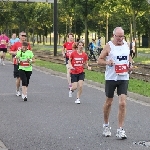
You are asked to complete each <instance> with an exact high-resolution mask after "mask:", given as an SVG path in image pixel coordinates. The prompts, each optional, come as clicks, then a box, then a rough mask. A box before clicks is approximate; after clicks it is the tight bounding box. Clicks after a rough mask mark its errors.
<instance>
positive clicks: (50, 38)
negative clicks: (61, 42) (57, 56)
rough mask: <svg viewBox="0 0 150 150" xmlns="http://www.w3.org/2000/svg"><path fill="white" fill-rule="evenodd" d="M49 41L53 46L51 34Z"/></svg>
mask: <svg viewBox="0 0 150 150" xmlns="http://www.w3.org/2000/svg"><path fill="white" fill-rule="evenodd" d="M49 40H50V45H52V36H51V33H50V37H49Z"/></svg>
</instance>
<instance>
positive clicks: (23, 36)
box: [9, 31, 31, 96]
mask: <svg viewBox="0 0 150 150" xmlns="http://www.w3.org/2000/svg"><path fill="white" fill-rule="evenodd" d="M19 38H20V40H19V41H18V42H16V43H14V45H13V46H12V47H11V49H10V52H9V53H10V54H11V55H16V54H17V51H19V50H21V48H22V43H23V42H25V41H26V33H25V32H23V31H22V32H20V34H19ZM27 48H28V50H31V46H30V44H29V43H28V47H27ZM13 64H14V78H16V96H21V93H20V91H19V88H20V77H19V70H18V69H19V65H18V61H17V59H16V57H14V59H13Z"/></svg>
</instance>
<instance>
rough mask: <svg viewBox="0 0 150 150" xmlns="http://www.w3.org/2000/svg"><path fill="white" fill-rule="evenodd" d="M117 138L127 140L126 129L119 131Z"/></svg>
mask: <svg viewBox="0 0 150 150" xmlns="http://www.w3.org/2000/svg"><path fill="white" fill-rule="evenodd" d="M116 137H118V138H119V139H127V136H126V133H125V130H124V129H117V134H116Z"/></svg>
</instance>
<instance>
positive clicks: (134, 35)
mask: <svg viewBox="0 0 150 150" xmlns="http://www.w3.org/2000/svg"><path fill="white" fill-rule="evenodd" d="M133 38H134V39H135V38H136V17H135V11H133ZM135 57H137V46H136V40H135Z"/></svg>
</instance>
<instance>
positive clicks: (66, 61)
mask: <svg viewBox="0 0 150 150" xmlns="http://www.w3.org/2000/svg"><path fill="white" fill-rule="evenodd" d="M68 60H69V58H67V57H66V65H67V64H68Z"/></svg>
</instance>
